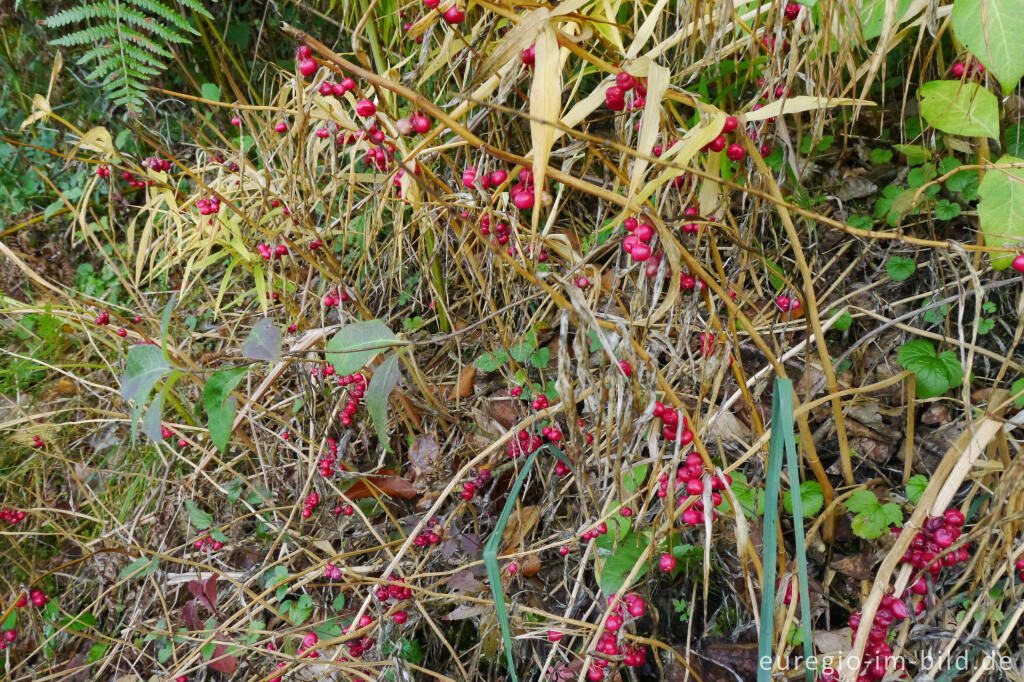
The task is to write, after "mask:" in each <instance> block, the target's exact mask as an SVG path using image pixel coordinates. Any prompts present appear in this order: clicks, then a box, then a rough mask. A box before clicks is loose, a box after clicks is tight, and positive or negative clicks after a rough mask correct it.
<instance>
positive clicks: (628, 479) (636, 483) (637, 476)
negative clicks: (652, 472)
mask: <svg viewBox="0 0 1024 682" xmlns="http://www.w3.org/2000/svg"><path fill="white" fill-rule="evenodd" d="M648 468H649V467H648V466H647V465H646V464H641V465H640V466H636V467H633V468H632V469H627V470H626V471H625V472H623V474H622V487H623V488H625V489H626V490H628V491H629V492H631V493H633V492H636V491H637V490H639V489H640V486H641V485H642V484H643V482H644V479H646V478H647V470H648Z"/></svg>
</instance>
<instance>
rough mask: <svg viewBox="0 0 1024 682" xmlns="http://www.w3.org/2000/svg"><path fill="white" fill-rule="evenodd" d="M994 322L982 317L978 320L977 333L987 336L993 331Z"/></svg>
mask: <svg viewBox="0 0 1024 682" xmlns="http://www.w3.org/2000/svg"><path fill="white" fill-rule="evenodd" d="M995 326H996V321H995V320H993V319H992V318H991V317H982V318H979V319H978V333H979V334H988V333H989V332H990V331H992V330H993V329H995Z"/></svg>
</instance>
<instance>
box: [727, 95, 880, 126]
mask: <svg viewBox="0 0 1024 682" xmlns="http://www.w3.org/2000/svg"><path fill="white" fill-rule="evenodd" d="M849 106H868V107H873V106H875V103H874V102H872V101H871V100H866V99H850V98H848V97H837V98H834V99H829V98H828V97H812V96H810V95H800V96H798V97H790V98H788V99H780V100H776V101H774V102H771V103H769V104H766V105H764V106H763V107H761V108H760V109H758V110H757V111H751V112H748V113H746V114H744V115H743V118H745V119H746V120H747V121H748V122H752V121H764V120H765V119H769V118H772V117H773V116H779V115H780V114H799V113H801V112H804V111H818V110H819V109H831V108H832V107H849Z"/></svg>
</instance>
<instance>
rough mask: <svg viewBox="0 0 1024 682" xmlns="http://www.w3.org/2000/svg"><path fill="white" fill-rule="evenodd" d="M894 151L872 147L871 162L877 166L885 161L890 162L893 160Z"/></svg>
mask: <svg viewBox="0 0 1024 682" xmlns="http://www.w3.org/2000/svg"><path fill="white" fill-rule="evenodd" d="M892 157H893V151H892V150H891V149H872V150H871V163H873V164H875V165H876V166H880V165H882V164H883V163H889V162H890V161H892Z"/></svg>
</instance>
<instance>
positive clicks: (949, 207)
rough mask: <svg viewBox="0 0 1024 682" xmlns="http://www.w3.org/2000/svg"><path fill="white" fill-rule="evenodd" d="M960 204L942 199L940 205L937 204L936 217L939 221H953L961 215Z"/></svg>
mask: <svg viewBox="0 0 1024 682" xmlns="http://www.w3.org/2000/svg"><path fill="white" fill-rule="evenodd" d="M960 211H961V208H960V204H958V203H956V202H955V201H950V200H949V199H940V200H939V203H937V204H935V217H936V218H938V219H939V220H952V219H953V218H956V217H957V216H958V215H960Z"/></svg>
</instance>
